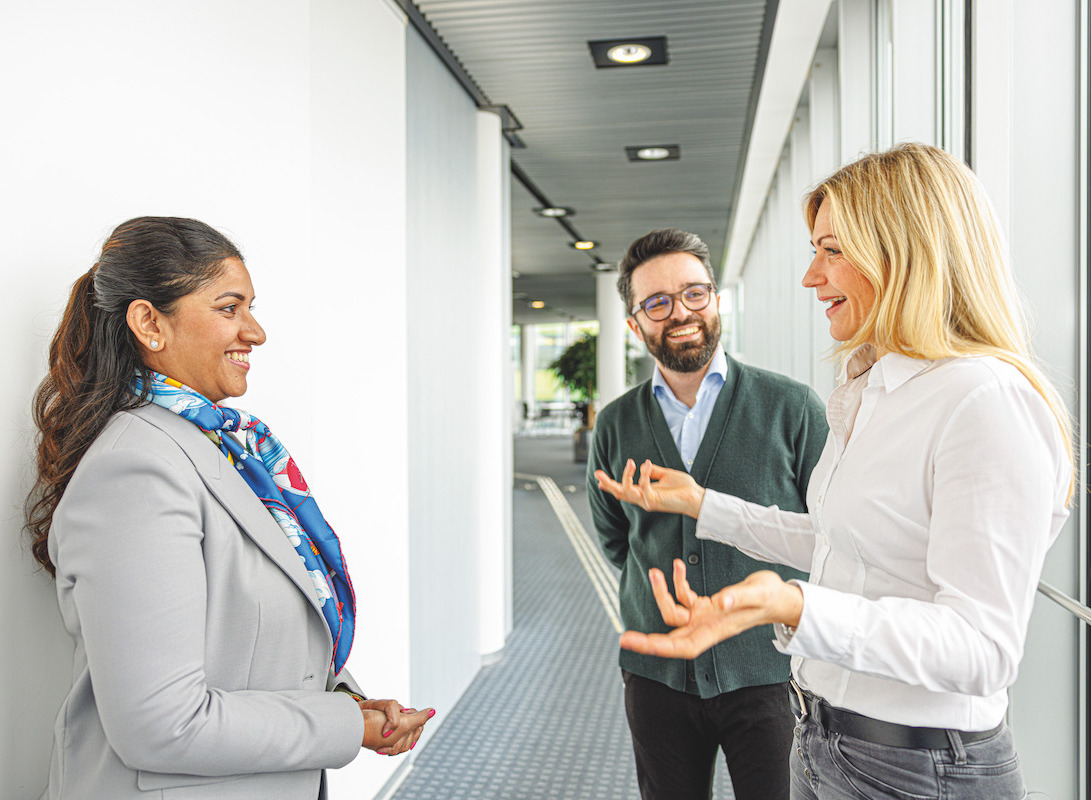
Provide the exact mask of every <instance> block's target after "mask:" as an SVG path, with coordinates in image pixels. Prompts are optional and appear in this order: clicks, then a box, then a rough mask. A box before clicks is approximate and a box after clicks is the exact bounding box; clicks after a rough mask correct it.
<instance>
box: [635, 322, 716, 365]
mask: <svg viewBox="0 0 1091 800" xmlns="http://www.w3.org/2000/svg"><path fill="white" fill-rule="evenodd" d="M691 325H697V326H699V327H700V328H701V336H700V338H699V339H694V340H692V341H689V342H681V343H678V344H675V343H674V342H672V341H671V340H670V339H669V338H668V337H667V334H668V333H670V332H671V331H673V330H677V329H678V328H687V327H689V326H691ZM643 333H644V345H645V346H646V347H647V348H648V352H649V353H650V354H651V356H652V358H654V359H655V360H656V361H657V362H659V364H660V365H661V366H662V367H664V368H665V369H669V370H671V371H672V372H697V371H698V370H701V369H704V367H705V365H706V364H708V362H709V361H711V360H712V357H713V356H714V355H716V348H718V347H719V346H720V316H719V314H712V315H710V316H709V317H708V319H705V318H704V317H701V316H698V315H697V314H694V315H693V316H691V317H689V318H688V319H686V320H684V321H682V322H679V323H678V324H677V325H672V326H671V327H670V328H665V329H663V330H662V332H660V334H659V335H658V336H654V335H652V334H651V333H649V332H648V331H643Z"/></svg>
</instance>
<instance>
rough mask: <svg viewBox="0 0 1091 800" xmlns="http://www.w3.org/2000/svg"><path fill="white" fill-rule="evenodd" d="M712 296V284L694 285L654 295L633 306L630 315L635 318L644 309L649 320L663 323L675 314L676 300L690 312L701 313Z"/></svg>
mask: <svg viewBox="0 0 1091 800" xmlns="http://www.w3.org/2000/svg"><path fill="white" fill-rule="evenodd" d="M712 294H713V289H712V284H711V283H694V284H692V285H691V286H687V287H686V288H685V289H683V290H682V291H680V292H671V293H669V294H666V293H664V294H653V295H652V296H651V297H649V298H648V299H647V300H641V301H640V302H639V303H637V304H636V305H635V306H633V307H632V309H631V310H630V311H629V314H630V315H631V316H634V317H635V316H636V312H638V311H640V310H641V309H644V313H645V314H647V315H648V319H650V320H652V321H653V322H661V321H662V320H665V319H666V318H667V317H669V316H670V315H671V314H672V313H673V312H674V298H676V297H677V298H678V299H679V300H681V301H682V305H684V306H685V307H686V308H688V309H689V310H690V311H700V310H701V309H702V308H704V307H705V306H707V305H708V301H709V300H710V299H711V298H712Z"/></svg>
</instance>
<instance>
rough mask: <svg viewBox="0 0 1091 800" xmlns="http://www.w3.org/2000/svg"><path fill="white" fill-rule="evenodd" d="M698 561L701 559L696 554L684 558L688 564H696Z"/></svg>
mask: <svg viewBox="0 0 1091 800" xmlns="http://www.w3.org/2000/svg"><path fill="white" fill-rule="evenodd" d="M700 560H701V557H700V556H699V555H697V554H696V553H690V554H689V555H688V556H686V561H688V562H689V563H690V564H696V563H697V562H699V561H700Z"/></svg>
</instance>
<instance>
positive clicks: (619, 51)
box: [606, 44, 652, 64]
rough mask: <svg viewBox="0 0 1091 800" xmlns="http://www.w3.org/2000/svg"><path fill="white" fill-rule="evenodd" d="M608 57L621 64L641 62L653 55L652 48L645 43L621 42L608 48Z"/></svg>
mask: <svg viewBox="0 0 1091 800" xmlns="http://www.w3.org/2000/svg"><path fill="white" fill-rule="evenodd" d="M606 57H607V58H608V59H610V60H611V61H616V62H617V63H619V64H639V63H640V62H641V61H647V60H648V59H649V58H651V57H652V49H651V48H650V47H648V46H647V45H643V44H619V45H616V46H614V47H611V48H610V49H609V50H607V51H606Z"/></svg>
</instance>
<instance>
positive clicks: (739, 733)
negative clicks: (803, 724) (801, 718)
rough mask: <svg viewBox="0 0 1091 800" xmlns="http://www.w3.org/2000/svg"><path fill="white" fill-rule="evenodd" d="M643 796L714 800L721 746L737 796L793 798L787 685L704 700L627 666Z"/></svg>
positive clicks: (628, 708)
mask: <svg viewBox="0 0 1091 800" xmlns="http://www.w3.org/2000/svg"><path fill="white" fill-rule="evenodd" d="M622 676H623V678H624V680H625V713H626V715H627V716H628V718H629V732H630V733H631V734H632V737H633V753H634V754H635V756H636V776H637V782H638V783H639V785H640V796H641V797H642V798H643V800H709V798H711V797H712V776H713V774H714V770H715V768H716V753H717V751H718V750H720V749H722V750H723V752H724V758H725V759H726V761H727V769H728V772H729V773H730V774H731V785H732V788H734V790H735V797H736V800H788V792H789V785H790V778H789V772H788V755H789V753H790V752H791V747H792V736H793V733H792V731H793V728H794V726H795V718H794V717H793V716H792V711H791V709H790V708H789V706H788V695H787V691H786V689H785V685H784V684H783V683H777V684H771V685H768V686H747V687H744V688H742V689H737V690H735V691H734V692H727V693H725V694H721V695H719V696H717V697H712V698H709V699H707V700H703V699H701V698H700V697H698V696H697V695H692V694H686V693H685V692H677V691H675V690H674V689H671V688H670V687H668V686H665V685H663V684H662V683H659V682H658V681H653V680H650V679H648V678H642V677H640V676H639V675H633V674H632V673H629V672H625V671H624V670H622Z"/></svg>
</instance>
